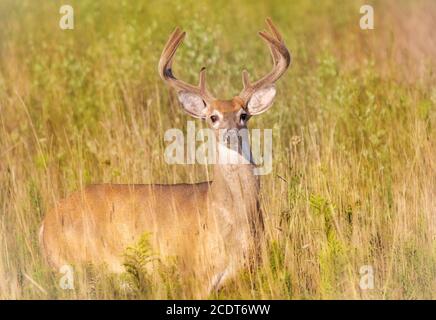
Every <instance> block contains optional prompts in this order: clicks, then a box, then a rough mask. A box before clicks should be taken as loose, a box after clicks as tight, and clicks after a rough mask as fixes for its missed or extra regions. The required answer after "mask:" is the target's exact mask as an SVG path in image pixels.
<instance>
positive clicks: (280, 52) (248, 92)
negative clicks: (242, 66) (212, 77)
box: [239, 18, 291, 103]
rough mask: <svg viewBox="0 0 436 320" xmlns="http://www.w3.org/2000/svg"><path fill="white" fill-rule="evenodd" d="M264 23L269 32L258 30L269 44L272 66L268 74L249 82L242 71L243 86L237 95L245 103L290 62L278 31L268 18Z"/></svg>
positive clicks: (284, 69) (283, 70) (276, 76)
mask: <svg viewBox="0 0 436 320" xmlns="http://www.w3.org/2000/svg"><path fill="white" fill-rule="evenodd" d="M266 23H267V25H268V27H269V29H270V32H271V33H268V32H266V31H260V32H259V35H260V36H261V37H262V39H263V40H264V41H265V42H266V43H267V45H268V46H269V49H270V52H271V56H272V59H273V68H272V70H271V71H270V72H269V73H268V74H266V75H265V76H263V77H262V78H261V79H259V80H257V81H256V82H254V83H250V81H249V79H248V72H247V70H244V71H243V72H242V83H243V85H244V88H243V89H242V91H241V93H240V94H239V97H241V98H242V99H243V100H244V101H245V103H247V102H248V100H250V97H251V96H252V95H253V93H254V92H256V91H257V90H259V89H261V88H262V87H266V86H268V85H272V84H273V83H274V82H276V81H277V80H278V79H279V78H280V77H281V76H282V75H283V73H285V71H286V69H288V67H289V65H290V63H291V55H290V53H289V51H288V49H287V48H286V46H285V43H284V41H283V38H282V36H281V34H280V32H279V31H278V30H277V28H276V27H275V26H274V24H273V23H272V21H271V19H270V18H267V19H266Z"/></svg>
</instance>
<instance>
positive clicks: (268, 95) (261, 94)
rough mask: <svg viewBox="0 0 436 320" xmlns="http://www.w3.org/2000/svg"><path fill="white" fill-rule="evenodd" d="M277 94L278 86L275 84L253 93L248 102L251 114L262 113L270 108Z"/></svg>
mask: <svg viewBox="0 0 436 320" xmlns="http://www.w3.org/2000/svg"><path fill="white" fill-rule="evenodd" d="M275 96H276V88H275V87H274V85H270V86H268V87H264V88H262V89H259V90H257V91H256V92H255V93H253V95H252V96H251V98H250V100H249V101H248V104H247V110H248V112H249V113H250V115H257V114H261V113H263V112H265V111H266V110H268V109H269V108H270V107H271V106H272V104H273V102H274V97H275Z"/></svg>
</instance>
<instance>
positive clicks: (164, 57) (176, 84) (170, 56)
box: [158, 27, 214, 102]
mask: <svg viewBox="0 0 436 320" xmlns="http://www.w3.org/2000/svg"><path fill="white" fill-rule="evenodd" d="M185 35H186V32H182V31H181V30H180V28H178V27H177V28H176V29H175V30H174V31H173V33H172V34H171V35H170V37H169V39H168V41H167V43H166V45H165V47H164V49H163V51H162V54H161V57H160V60H159V66H158V69H159V70H158V71H159V75H160V77H161V78H162V79H163V80H164V81H165V82H167V83H168V84H169V85H170V86H172V87H173V88H175V89H176V90H177V91H188V92H192V93H195V94H197V95H199V96H200V97H201V98H202V99H203V100H205V101H208V102H210V101H212V100H214V97H213V96H212V95H211V94H210V93H209V91H208V90H207V89H206V68H205V67H203V68H201V70H200V74H199V84H198V86H194V85H191V84H189V83H187V82H184V81H182V80H179V79H177V78H176V77H175V76H174V74H173V71H172V64H173V60H174V56H175V54H176V51H177V49H178V48H179V46H180V44H181V43H182V42H183V39H184V38H185Z"/></svg>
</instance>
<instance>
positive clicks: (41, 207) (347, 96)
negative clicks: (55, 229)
mask: <svg viewBox="0 0 436 320" xmlns="http://www.w3.org/2000/svg"><path fill="white" fill-rule="evenodd" d="M361 4H362V3H361V2H360V1H347V2H344V3H342V4H341V5H338V3H337V2H336V1H323V2H322V4H321V3H319V2H316V3H315V2H309V1H303V0H301V1H292V2H291V1H289V2H287V3H283V1H270V2H268V3H266V2H264V3H260V2H252V1H248V0H246V1H243V0H242V1H237V2H234V1H206V2H204V1H202V2H201V3H198V2H196V1H188V2H186V3H185V2H184V3H183V4H181V3H180V2H178V1H176V2H171V1H139V2H137V3H135V4H133V2H132V3H130V4H127V3H118V2H115V3H113V4H109V3H107V4H105V5H104V6H103V5H99V4H97V3H95V2H94V1H87V0H84V1H73V2H72V5H73V7H74V8H75V20H76V21H75V23H76V26H75V29H74V31H61V30H60V29H59V28H58V19H59V14H58V11H59V6H60V3H56V2H46V3H45V4H41V3H37V2H35V1H20V2H19V3H16V2H15V1H2V2H1V4H0V155H1V157H0V298H2V299H25V298H31V299H48V298H66V299H70V298H98V299H111V298H148V299H150V298H187V297H189V295H188V294H187V293H186V292H185V291H184V290H183V287H182V285H181V284H180V283H181V279H178V277H177V270H173V269H172V268H171V266H167V267H166V268H163V270H162V272H160V274H159V276H155V275H153V276H149V275H147V274H144V271H143V270H141V268H140V267H138V268H139V270H137V271H138V274H140V275H141V276H140V277H136V278H135V277H133V278H132V275H131V274H126V275H124V276H123V277H124V278H123V277H122V279H120V278H119V277H117V276H113V275H110V274H107V273H105V272H104V270H95V268H92V267H87V268H85V269H84V270H81V271H80V272H77V274H76V279H75V287H76V290H74V291H71V290H62V289H60V288H59V285H58V283H59V277H60V275H59V273H57V272H53V271H51V270H49V268H48V267H47V265H46V264H45V263H44V261H43V259H42V256H41V253H40V249H39V245H38V235H37V233H38V228H39V225H40V222H41V219H42V217H43V215H44V213H45V212H46V210H47V208H49V207H51V206H52V205H53V204H54V203H55V202H56V201H57V200H59V199H60V198H62V197H64V196H65V195H66V194H68V193H69V192H71V191H73V190H77V189H80V188H82V187H83V186H85V185H86V184H89V183H96V182H113V183H121V182H123V183H151V182H159V183H174V182H196V181H201V180H204V179H206V177H207V170H206V169H205V168H203V167H201V166H170V165H167V164H166V163H165V161H164V158H163V154H164V152H163V151H164V148H165V143H164V139H163V134H164V132H165V130H166V129H169V128H173V127H178V128H184V127H185V125H186V120H188V117H187V116H186V115H185V114H184V113H182V112H181V111H180V110H179V107H178V105H177V103H176V102H175V101H174V97H173V96H172V95H171V93H170V92H169V91H168V89H167V88H166V87H165V85H164V84H163V83H162V82H161V80H160V79H159V77H158V75H157V72H156V64H157V59H158V57H159V55H160V50H161V47H162V45H163V44H164V42H165V40H166V37H167V36H168V34H169V33H170V31H171V30H172V29H173V27H174V26H175V25H180V26H182V27H183V28H184V29H185V30H186V31H188V37H187V39H186V43H185V44H184V46H183V48H181V50H180V56H179V57H178V61H177V72H179V74H181V75H183V76H184V77H187V78H190V79H194V78H195V77H196V75H197V72H198V70H199V69H200V67H201V66H202V65H207V66H209V75H210V77H209V78H210V83H211V88H213V89H214V92H216V94H217V95H221V96H222V97H223V98H224V97H230V96H232V95H233V94H234V93H235V92H238V90H239V88H240V86H241V84H240V71H241V70H242V68H243V67H246V68H248V69H249V71H250V72H251V73H252V74H254V75H259V74H261V73H262V72H264V71H265V70H266V69H267V68H268V67H269V61H268V60H267V59H268V53H267V51H266V50H265V48H264V45H263V43H262V42H261V41H260V40H259V39H258V38H257V37H256V34H255V32H256V31H257V30H258V29H259V28H261V27H262V23H263V20H264V18H265V17H266V16H271V17H272V18H273V20H274V21H275V22H276V24H277V25H278V26H279V27H280V29H281V30H282V31H283V34H284V36H285V39H286V41H287V45H288V47H289V48H290V49H291V51H292V53H293V57H294V60H293V65H292V67H291V69H290V71H289V72H288V73H287V75H286V76H285V77H284V78H283V79H282V80H281V81H280V82H279V83H278V97H277V100H276V104H275V106H274V107H273V108H272V109H271V110H270V111H269V112H268V113H267V114H265V115H262V116H260V117H258V118H256V119H252V120H251V121H252V123H251V127H252V128H253V127H256V128H272V129H273V134H274V150H273V151H274V167H273V172H272V173H271V174H270V175H268V176H264V177H262V208H263V212H264V214H265V219H266V234H267V237H266V241H265V243H264V246H263V263H262V265H260V266H259V268H258V269H257V270H256V271H255V272H252V273H249V272H248V271H247V272H246V273H243V274H241V275H240V276H239V277H238V278H237V279H236V280H235V281H234V282H233V283H231V284H230V285H229V286H228V287H227V288H225V289H224V290H223V291H222V292H220V293H219V295H218V296H217V297H218V298H222V299H225V298H261V299H269V298H280V299H317V298H321V299H328V298H334V299H336V298H338V299H344V298H346V299H360V298H369V299H376V298H377V299H394V298H399V299H417V298H425V299H434V298H435V292H436V200H435V199H436V174H435V172H436V168H435V159H436V151H435V141H436V139H435V138H436V136H435V129H434V126H435V105H436V87H435V74H434V70H435V60H434V59H435V57H436V42H435V41H436V39H435V37H434V36H432V33H433V32H434V30H435V29H436V22H435V21H436V19H435V15H436V7H435V4H434V3H433V2H432V1H430V0H429V1H413V2H412V1H374V2H373V5H374V10H375V30H372V31H369V30H366V31H363V30H360V29H359V27H358V26H359V24H358V23H359V19H360V14H359V7H360V5H361ZM235 7H236V8H235ZM230 12H231V14H230ZM235 30H237V32H235ZM135 252H136V253H135ZM144 252H145V253H146V252H147V246H146V243H143V244H142V245H141V244H139V245H138V247H137V248H136V251H135V250H133V255H134V256H133V257H132V259H139V258H140V257H141V254H144ZM138 256H139V258H138ZM138 265H140V261H139V264H138ZM363 265H371V266H372V267H373V269H374V275H375V288H374V289H372V290H361V289H360V288H359V281H360V277H361V275H360V274H359V269H360V268H361V266H363ZM126 281H127V282H128V283H129V285H130V287H131V288H130V289H128V290H126V289H125V288H124V287H123V283H125V282H126Z"/></svg>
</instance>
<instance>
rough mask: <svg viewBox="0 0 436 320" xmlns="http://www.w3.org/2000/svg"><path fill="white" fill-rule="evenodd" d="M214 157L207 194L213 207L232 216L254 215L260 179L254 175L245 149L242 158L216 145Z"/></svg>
mask: <svg viewBox="0 0 436 320" xmlns="http://www.w3.org/2000/svg"><path fill="white" fill-rule="evenodd" d="M217 155H218V161H217V164H215V167H214V178H213V183H212V185H211V190H210V191H211V193H210V194H211V196H212V198H213V202H214V203H215V205H216V206H220V208H222V210H218V211H223V212H227V213H228V214H231V215H232V216H234V215H243V216H246V215H247V214H251V213H254V212H255V211H256V210H257V202H258V194H259V179H258V177H257V176H256V175H255V174H254V169H255V166H254V164H253V163H252V162H251V161H250V157H251V153H250V152H249V150H248V151H247V152H245V155H244V154H243V153H242V152H241V153H239V152H237V151H234V150H232V149H229V148H227V147H225V146H224V145H222V144H218V150H217ZM229 211H230V213H229Z"/></svg>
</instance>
